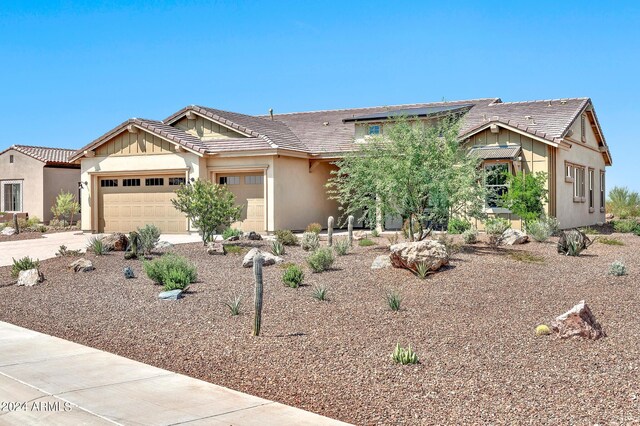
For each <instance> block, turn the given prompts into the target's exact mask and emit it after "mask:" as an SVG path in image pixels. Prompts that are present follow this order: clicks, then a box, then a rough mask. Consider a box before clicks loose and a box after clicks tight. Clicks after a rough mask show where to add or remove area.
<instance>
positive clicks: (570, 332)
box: [551, 300, 607, 340]
mask: <svg viewBox="0 0 640 426" xmlns="http://www.w3.org/2000/svg"><path fill="white" fill-rule="evenodd" d="M551 328H552V329H553V331H554V332H555V333H556V337H558V338H560V339H570V338H574V337H582V338H584V339H591V340H597V339H599V338H601V337H606V336H607V334H606V333H605V332H604V330H602V326H601V325H600V324H599V323H598V321H596V318H595V317H594V316H593V313H591V309H589V306H588V305H587V303H586V302H585V301H584V300H582V301H580V303H578V304H577V305H575V306H574V307H573V308H571V309H570V310H569V311H567V312H565V313H564V314H562V315H560V316H559V317H557V318H556V319H555V320H553V322H552V323H551Z"/></svg>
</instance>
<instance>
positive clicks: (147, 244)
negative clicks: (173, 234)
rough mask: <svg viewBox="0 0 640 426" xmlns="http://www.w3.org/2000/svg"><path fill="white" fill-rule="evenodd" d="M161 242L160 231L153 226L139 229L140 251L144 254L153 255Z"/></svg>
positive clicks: (148, 225)
mask: <svg viewBox="0 0 640 426" xmlns="http://www.w3.org/2000/svg"><path fill="white" fill-rule="evenodd" d="M158 241H160V229H158V227H157V226H155V225H152V224H147V225H145V226H144V228H138V249H139V250H140V251H142V253H143V254H145V255H148V254H150V253H151V250H153V249H154V248H155V247H156V244H158Z"/></svg>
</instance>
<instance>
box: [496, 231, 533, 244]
mask: <svg viewBox="0 0 640 426" xmlns="http://www.w3.org/2000/svg"><path fill="white" fill-rule="evenodd" d="M500 240H501V241H502V243H503V244H506V245H508V246H512V245H514V244H524V243H527V242H529V236H528V235H526V234H525V233H524V232H522V231H518V230H517V229H507V230H506V231H504V232H503V233H502V236H501V237H500Z"/></svg>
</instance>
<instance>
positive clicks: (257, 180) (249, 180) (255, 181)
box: [244, 175, 264, 185]
mask: <svg viewBox="0 0 640 426" xmlns="http://www.w3.org/2000/svg"><path fill="white" fill-rule="evenodd" d="M263 178H264V176H262V175H259V176H245V177H244V183H245V184H247V185H262V183H263Z"/></svg>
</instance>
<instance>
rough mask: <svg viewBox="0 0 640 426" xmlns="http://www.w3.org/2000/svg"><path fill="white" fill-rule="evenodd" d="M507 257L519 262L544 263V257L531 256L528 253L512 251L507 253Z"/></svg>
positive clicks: (531, 254)
mask: <svg viewBox="0 0 640 426" xmlns="http://www.w3.org/2000/svg"><path fill="white" fill-rule="evenodd" d="M509 257H510V258H511V259H513V260H517V261H519V262H527V263H544V257H542V256H538V255H537V254H533V253H530V252H528V251H519V250H513V251H510V252H509Z"/></svg>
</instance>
